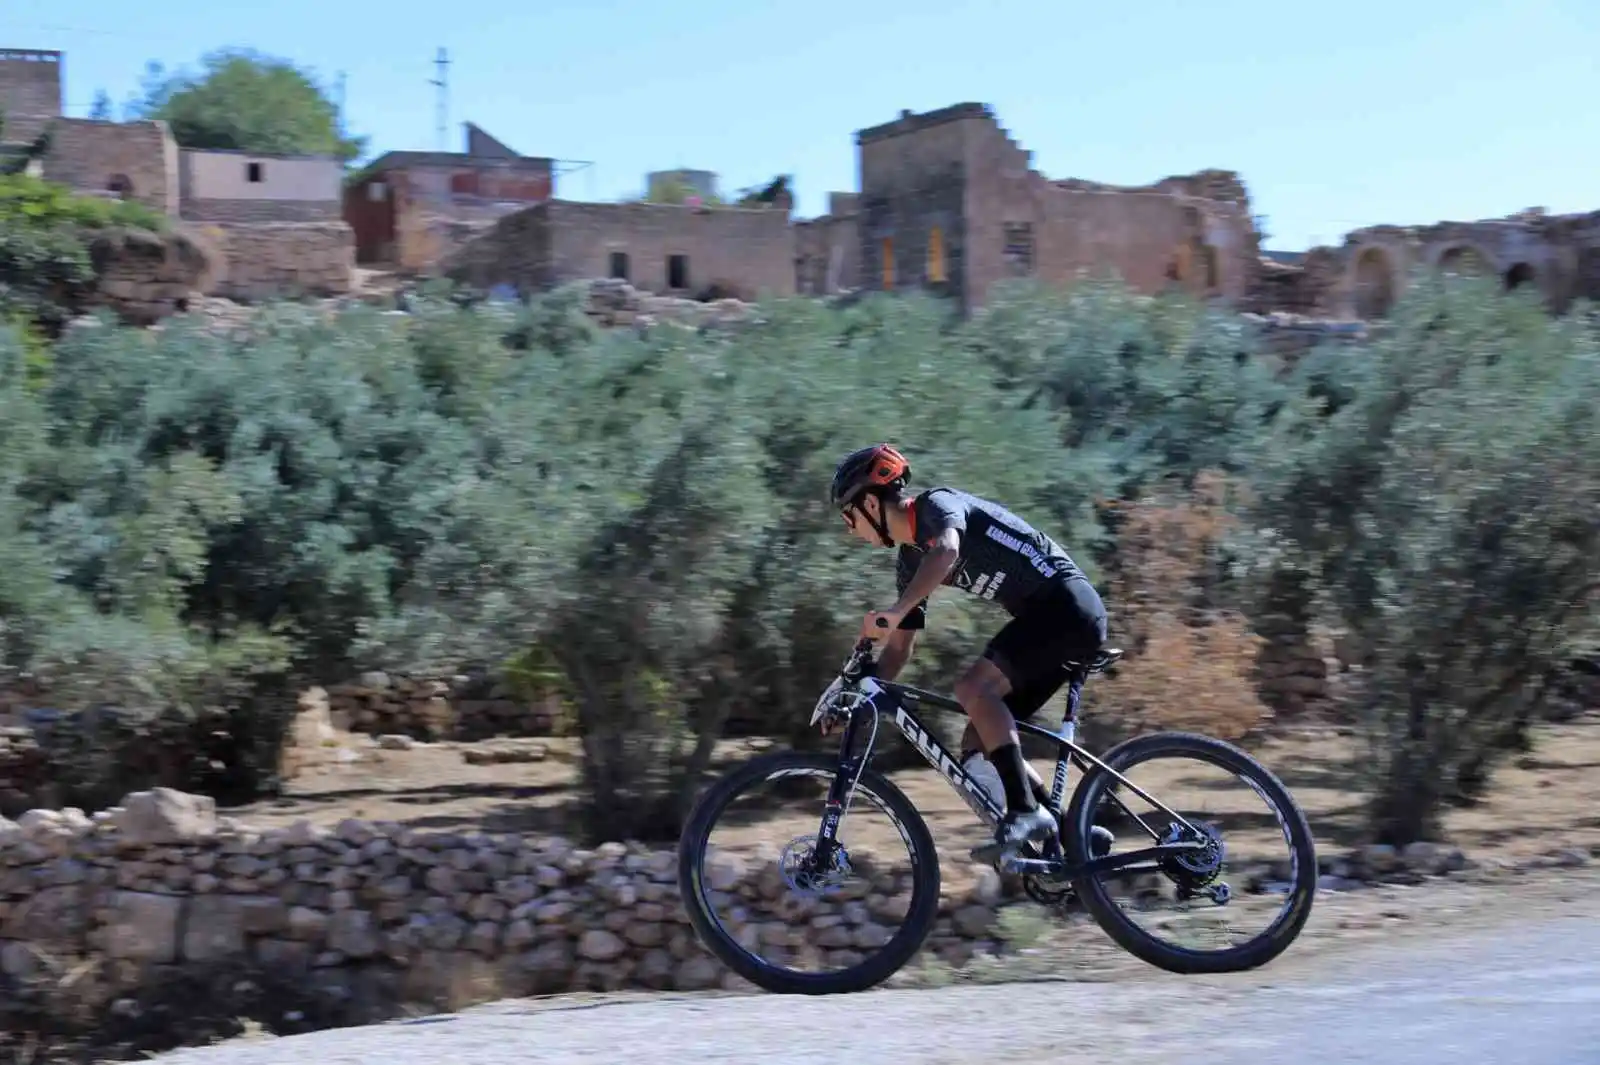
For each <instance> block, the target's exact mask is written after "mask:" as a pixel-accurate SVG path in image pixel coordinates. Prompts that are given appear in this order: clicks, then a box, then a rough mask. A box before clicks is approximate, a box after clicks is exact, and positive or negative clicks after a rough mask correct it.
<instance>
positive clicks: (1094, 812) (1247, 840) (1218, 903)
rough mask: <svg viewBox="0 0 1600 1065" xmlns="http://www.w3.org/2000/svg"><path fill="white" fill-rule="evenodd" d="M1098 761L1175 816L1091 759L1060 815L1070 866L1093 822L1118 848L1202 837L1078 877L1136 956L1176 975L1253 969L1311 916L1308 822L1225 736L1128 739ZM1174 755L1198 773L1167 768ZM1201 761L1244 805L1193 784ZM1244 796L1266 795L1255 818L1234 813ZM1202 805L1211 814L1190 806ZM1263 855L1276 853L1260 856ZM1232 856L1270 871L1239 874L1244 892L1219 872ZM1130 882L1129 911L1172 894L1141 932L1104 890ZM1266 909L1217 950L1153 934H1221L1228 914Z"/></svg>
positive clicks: (1240, 917)
mask: <svg viewBox="0 0 1600 1065" xmlns="http://www.w3.org/2000/svg"><path fill="white" fill-rule="evenodd" d="M1101 761H1102V762H1104V763H1105V764H1106V765H1107V766H1108V767H1110V768H1111V769H1114V770H1116V771H1117V772H1118V773H1121V774H1123V775H1124V776H1125V777H1126V778H1127V779H1128V780H1129V781H1131V782H1132V783H1133V784H1135V785H1137V786H1138V787H1139V788H1140V789H1141V790H1143V791H1144V792H1145V793H1146V794H1148V795H1150V796H1151V797H1153V798H1155V799H1157V800H1159V801H1160V802H1161V803H1162V804H1163V805H1165V806H1167V807H1168V808H1170V809H1172V810H1173V811H1174V812H1175V813H1177V814H1179V815H1180V816H1181V817H1182V819H1183V820H1182V821H1179V820H1177V819H1175V818H1173V817H1172V816H1171V815H1170V814H1164V813H1162V812H1161V811H1160V810H1159V808H1157V807H1154V806H1152V805H1151V804H1150V803H1149V802H1148V800H1145V799H1141V798H1140V797H1139V796H1138V795H1137V794H1136V793H1134V792H1133V791H1132V790H1131V789H1130V788H1128V787H1127V786H1125V785H1123V784H1122V783H1120V782H1119V781H1118V780H1117V778H1116V777H1114V776H1112V775H1111V774H1110V773H1108V772H1106V770H1104V769H1100V768H1099V767H1092V768H1091V769H1090V770H1089V772H1088V773H1086V774H1085V775H1084V777H1083V779H1082V780H1081V781H1079V783H1078V787H1077V789H1076V790H1075V791H1074V792H1073V796H1072V801H1071V802H1070V803H1069V804H1068V806H1067V810H1066V816H1065V818H1064V820H1065V821H1066V828H1067V837H1068V838H1067V839H1066V841H1065V843H1066V846H1067V853H1068V855H1069V856H1070V857H1071V858H1072V860H1073V861H1074V862H1075V863H1076V862H1085V861H1087V860H1088V859H1089V854H1088V847H1087V845H1086V844H1085V842H1084V841H1085V840H1087V839H1088V834H1089V831H1090V827H1091V825H1093V824H1097V823H1098V824H1102V825H1107V826H1108V827H1112V828H1113V829H1114V831H1115V832H1116V835H1117V843H1118V847H1117V852H1120V853H1127V852H1129V851H1132V850H1143V849H1145V848H1150V847H1154V846H1156V845H1158V844H1161V843H1175V842H1184V841H1194V842H1198V843H1201V844H1203V846H1202V847H1201V848H1199V849H1196V850H1190V851H1183V852H1171V853H1169V854H1168V855H1167V856H1165V857H1161V858H1157V859H1152V860H1151V861H1149V862H1146V863H1141V865H1139V866H1135V867H1131V868H1125V869H1117V870H1112V871H1110V872H1105V873H1092V874H1086V875H1084V876H1081V877H1079V878H1077V880H1076V881H1075V882H1074V886H1075V887H1076V888H1077V893H1078V898H1079V899H1080V900H1081V901H1082V903H1083V906H1084V908H1085V909H1086V910H1088V912H1089V914H1090V916H1092V917H1093V918H1094V920H1095V922H1096V923H1097V924H1098V925H1100V927H1101V928H1102V929H1104V930H1105V932H1106V934H1107V935H1109V936H1110V937H1111V938H1112V939H1113V940H1115V941H1116V943H1117V944H1118V945H1119V946H1121V947H1122V948H1123V949H1124V950H1126V951H1127V952H1128V953H1130V954H1132V955H1133V956H1134V957H1136V958H1139V959H1140V960H1142V961H1145V962H1148V963H1149V964H1151V965H1154V966H1156V967H1157V968H1159V969H1165V970H1167V971H1168V972H1174V973H1181V974H1185V975H1189V974H1201V973H1232V972H1241V971H1244V970H1246V969H1254V968H1258V967H1260V966H1262V965H1265V964H1267V963H1268V962H1270V961H1272V960H1273V959H1274V958H1276V957H1277V956H1278V955H1280V954H1282V953H1283V952H1284V951H1285V950H1287V949H1288V948H1289V945H1290V944H1291V943H1293V942H1294V940H1295V938H1296V937H1297V936H1299V934H1300V931H1301V929H1302V928H1304V927H1305V923H1306V920H1307V918H1309V917H1310V916H1311V906H1312V902H1313V900H1314V898H1315V896H1316V890H1317V873H1318V869H1317V854H1316V848H1315V845H1314V843H1313V841H1312V836H1311V826H1310V825H1309V824H1307V823H1306V818H1305V814H1304V813H1302V812H1301V810H1300V807H1299V806H1298V805H1297V804H1296V803H1295V801H1294V799H1293V798H1292V797H1291V796H1290V794H1289V791H1288V789H1287V788H1285V787H1284V786H1283V783H1282V782H1281V781H1279V780H1278V778H1277V777H1276V776H1274V775H1273V774H1272V772H1271V771H1270V770H1268V769H1267V768H1266V767H1265V766H1263V765H1261V764H1260V763H1259V762H1257V761H1256V760H1255V759H1253V758H1251V757H1250V756H1249V755H1248V754H1246V753H1245V752H1244V751H1242V750H1240V749H1239V748H1237V747H1234V746H1233V745H1232V744H1228V743H1224V742H1222V741H1221V740H1216V739H1212V738H1210V737H1208V736H1200V735H1196V734H1193V733H1186V732H1159V733H1153V734H1150V735H1146V736H1138V737H1135V738H1134V739H1131V740H1128V741H1126V742H1124V743H1121V744H1119V745H1117V746H1116V747H1113V748H1112V749H1111V750H1109V751H1107V752H1106V754H1105V755H1104V756H1103V757H1102V758H1101ZM1184 762H1188V763H1191V764H1195V763H1198V765H1199V767H1200V770H1199V771H1196V770H1194V769H1181V768H1177V767H1176V766H1178V765H1181V764H1182V763H1184ZM1157 764H1159V766H1158V767H1157V768H1151V767H1153V766H1156V765H1157ZM1207 768H1210V769H1214V770H1220V771H1221V772H1220V773H1219V774H1218V775H1219V776H1222V777H1224V778H1232V779H1234V780H1237V781H1239V782H1241V783H1243V785H1244V789H1241V790H1243V791H1246V792H1247V793H1248V794H1247V795H1246V796H1245V797H1244V799H1243V800H1242V801H1235V802H1227V801H1219V800H1218V799H1217V792H1218V791H1219V790H1220V789H1219V787H1218V785H1217V784H1216V783H1213V782H1209V781H1205V782H1202V780H1201V775H1202V773H1203V771H1204V770H1205V769H1207ZM1251 800H1258V801H1262V802H1264V805H1265V806H1266V808H1267V809H1266V812H1265V816H1263V814H1262V813H1247V812H1244V808H1245V807H1246V806H1247V805H1248V806H1250V807H1251V808H1254V802H1253V801H1251ZM1201 803H1204V804H1206V806H1207V807H1210V806H1212V805H1213V804H1215V805H1217V806H1219V807H1220V810H1219V812H1217V813H1214V814H1210V813H1201V812H1191V811H1192V810H1193V808H1194V806H1197V805H1199V804H1201ZM1184 822H1187V823H1188V825H1187V826H1186V825H1185V824H1184ZM1274 830H1275V831H1274ZM1274 845H1275V846H1274ZM1280 848H1281V849H1280ZM1117 852H1114V854H1115V853H1117ZM1269 852H1270V853H1271V854H1272V855H1274V857H1271V858H1267V857H1266V855H1267V854H1268V853H1269ZM1276 855H1282V856H1276ZM1230 860H1240V861H1242V863H1243V869H1244V870H1257V869H1270V870H1271V873H1270V874H1266V875H1260V874H1257V873H1254V872H1244V873H1243V876H1244V877H1245V879H1246V882H1247V884H1248V885H1249V889H1248V890H1247V891H1245V892H1237V893H1236V892H1235V891H1234V890H1233V889H1232V887H1231V885H1230V884H1229V882H1228V881H1227V880H1225V879H1223V877H1224V875H1225V873H1226V872H1227V865H1228V862H1229V861H1230ZM1263 862H1265V863H1266V864H1263ZM1130 882H1133V883H1134V884H1135V889H1134V892H1133V894H1134V895H1136V896H1137V898H1136V899H1133V900H1130V901H1133V902H1135V905H1134V906H1133V907H1132V908H1133V909H1135V910H1136V911H1140V912H1141V913H1142V912H1144V911H1148V910H1149V909H1152V908H1154V907H1155V906H1157V905H1163V904H1166V903H1169V902H1170V903H1172V904H1173V905H1172V909H1174V910H1177V911H1179V912H1177V914H1176V915H1175V916H1171V917H1167V918H1165V919H1158V920H1156V921H1155V922H1153V925H1154V929H1153V930H1148V929H1146V928H1145V927H1144V926H1143V925H1141V924H1140V923H1139V922H1138V921H1137V920H1135V918H1134V917H1133V916H1131V915H1130V914H1129V913H1127V912H1124V910H1123V908H1122V907H1121V906H1120V905H1119V904H1118V900H1117V898H1116V896H1115V895H1114V891H1115V889H1116V888H1117V887H1119V886H1121V885H1123V884H1127V883H1130ZM1185 907H1192V908H1189V909H1185ZM1273 909H1276V910H1277V912H1276V915H1275V916H1271V919H1270V920H1269V921H1268V922H1267V927H1266V928H1265V930H1263V931H1261V932H1260V933H1258V934H1255V935H1252V936H1249V937H1248V938H1245V939H1243V940H1241V941H1238V942H1232V943H1230V945H1228V946H1226V947H1224V948H1223V949H1221V950H1212V951H1207V950H1200V949H1197V948H1195V947H1191V946H1183V945H1178V944H1176V943H1169V942H1167V941H1166V940H1165V939H1164V938H1163V937H1162V934H1163V933H1173V934H1174V935H1177V936H1184V935H1188V936H1190V937H1195V936H1198V935H1199V934H1201V933H1203V932H1205V931H1207V930H1208V926H1213V925H1217V924H1221V925H1223V926H1228V927H1227V931H1228V932H1229V933H1230V934H1231V932H1232V928H1231V926H1232V925H1233V924H1234V923H1235V922H1236V921H1238V922H1244V921H1247V920H1249V919H1250V918H1251V917H1254V916H1258V915H1259V916H1269V915H1270V911H1272V910H1273Z"/></svg>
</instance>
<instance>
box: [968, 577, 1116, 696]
mask: <svg viewBox="0 0 1600 1065" xmlns="http://www.w3.org/2000/svg"><path fill="white" fill-rule="evenodd" d="M1105 642H1106V607H1105V604H1104V603H1103V602H1101V600H1100V594H1099V593H1098V592H1096V591H1095V590H1094V585H1092V584H1090V583H1089V582H1088V580H1086V579H1084V578H1082V577H1072V578H1070V579H1068V580H1065V581H1063V582H1061V583H1060V584H1058V585H1055V586H1053V587H1052V588H1050V589H1048V590H1045V591H1041V592H1039V593H1038V594H1037V595H1035V596H1033V597H1032V598H1031V599H1029V600H1028V602H1027V603H1026V604H1025V605H1024V606H1023V608H1022V610H1021V611H1020V612H1019V613H1018V614H1017V615H1016V616H1015V617H1013V618H1012V619H1011V620H1010V621H1008V622H1007V623H1006V624H1005V627H1004V628H1002V629H1001V630H1000V631H999V632H997V633H995V634H994V638H993V639H992V640H990V641H989V645H988V646H987V647H985V648H984V649H983V657H985V658H987V659H988V660H989V661H991V662H993V663H994V664H995V665H996V666H998V667H999V668H1000V672H1002V673H1004V674H1005V675H1006V679H1008V680H1010V681H1011V691H1010V692H1009V693H1008V694H1007V695H1006V698H1005V704H1006V707H1007V708H1008V709H1009V710H1010V711H1011V716H1012V717H1013V718H1015V719H1017V720H1018V721H1021V720H1024V719H1026V718H1029V717H1032V716H1033V715H1034V714H1036V713H1038V711H1039V708H1040V707H1041V706H1043V705H1044V704H1045V703H1047V702H1049V701H1050V697H1051V696H1052V695H1054V694H1055V693H1056V692H1057V691H1059V690H1060V689H1061V686H1062V685H1063V684H1065V683H1066V682H1067V679H1068V677H1069V676H1070V672H1069V670H1068V667H1067V666H1066V665H1065V664H1064V663H1067V662H1073V661H1076V662H1087V661H1089V660H1090V659H1092V658H1093V657H1094V655H1095V653H1096V652H1098V651H1099V650H1100V648H1101V647H1102V646H1104V644H1105Z"/></svg>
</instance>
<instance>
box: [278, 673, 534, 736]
mask: <svg viewBox="0 0 1600 1065" xmlns="http://www.w3.org/2000/svg"><path fill="white" fill-rule="evenodd" d="M300 707H301V711H302V713H311V714H318V713H319V712H320V711H322V710H325V711H326V715H327V718H328V721H329V723H330V724H331V725H332V726H333V727H334V728H336V729H340V730H343V731H348V732H364V733H368V734H370V735H375V736H379V735H401V736H410V737H412V738H413V739H419V740H445V739H449V740H478V739H485V738H488V737H491V736H548V735H550V734H551V733H552V731H554V729H555V728H556V723H557V718H558V716H559V711H558V709H557V708H556V707H555V706H554V705H550V704H541V705H538V706H528V705H526V704H524V703H522V702H519V701H518V700H517V699H515V698H513V697H512V695H511V694H510V692H509V691H507V690H506V688H505V687H504V686H503V685H501V684H499V683H497V682H495V681H493V680H491V679H487V678H481V677H469V676H465V675H462V676H453V677H409V676H405V675H403V674H390V673H384V672H380V671H373V672H370V673H363V674H362V675H361V676H360V677H357V678H356V679H355V680H353V681H351V682H349V683H347V684H336V685H333V686H332V687H329V688H326V689H323V688H311V689H309V690H308V691H307V692H305V693H304V694H303V695H302V697H301V700H300Z"/></svg>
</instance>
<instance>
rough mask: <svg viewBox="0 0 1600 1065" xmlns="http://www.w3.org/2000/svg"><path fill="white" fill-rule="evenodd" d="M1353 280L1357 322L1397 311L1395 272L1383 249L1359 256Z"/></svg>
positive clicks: (1365, 252)
mask: <svg viewBox="0 0 1600 1065" xmlns="http://www.w3.org/2000/svg"><path fill="white" fill-rule="evenodd" d="M1352 280H1353V283H1352V285H1351V289H1352V293H1351V294H1352V296H1353V298H1354V302H1355V312H1356V317H1357V318H1363V319H1368V320H1370V319H1374V318H1383V317H1386V316H1387V315H1388V314H1389V312H1390V311H1391V310H1393V309H1394V301H1395V295H1396V293H1395V270H1394V263H1393V262H1391V261H1390V259H1389V253H1388V252H1386V251H1384V250H1383V249H1382V248H1365V249H1363V250H1362V251H1361V253H1360V254H1359V255H1358V256H1356V267H1355V272H1354V277H1353V279H1352Z"/></svg>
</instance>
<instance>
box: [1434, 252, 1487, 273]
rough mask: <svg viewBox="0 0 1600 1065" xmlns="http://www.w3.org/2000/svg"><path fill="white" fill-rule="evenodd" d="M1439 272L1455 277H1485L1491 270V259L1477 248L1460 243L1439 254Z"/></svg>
mask: <svg viewBox="0 0 1600 1065" xmlns="http://www.w3.org/2000/svg"><path fill="white" fill-rule="evenodd" d="M1439 272H1440V273H1442V274H1449V275H1452V276H1455V277H1483V276H1484V275H1485V274H1488V273H1489V272H1490V269H1489V260H1488V259H1487V258H1486V257H1485V256H1484V254H1483V253H1482V252H1480V251H1479V250H1478V249H1477V248H1474V247H1472V246H1470V245H1467V244H1458V245H1457V246H1456V247H1454V248H1450V249H1448V250H1447V251H1446V252H1445V253H1444V254H1443V255H1441V256H1439Z"/></svg>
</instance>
